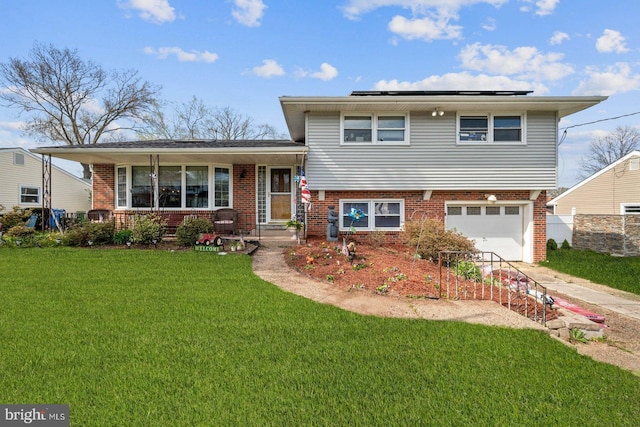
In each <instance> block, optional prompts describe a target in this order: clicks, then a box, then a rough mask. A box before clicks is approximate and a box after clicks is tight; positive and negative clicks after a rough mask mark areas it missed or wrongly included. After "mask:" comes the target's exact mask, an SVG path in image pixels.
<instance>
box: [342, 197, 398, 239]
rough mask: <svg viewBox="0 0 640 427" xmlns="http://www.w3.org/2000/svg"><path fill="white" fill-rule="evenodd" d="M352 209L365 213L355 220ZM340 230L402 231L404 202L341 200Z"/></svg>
mask: <svg viewBox="0 0 640 427" xmlns="http://www.w3.org/2000/svg"><path fill="white" fill-rule="evenodd" d="M351 209H355V210H357V211H360V212H362V213H364V216H363V217H361V218H360V219H359V220H354V219H353V218H352V216H350V215H349V214H350V213H351ZM340 213H341V216H340V230H343V231H346V230H350V229H351V227H353V228H355V229H356V230H362V231H367V230H368V231H373V230H400V228H401V227H402V224H403V223H404V200H384V199H373V200H341V201H340Z"/></svg>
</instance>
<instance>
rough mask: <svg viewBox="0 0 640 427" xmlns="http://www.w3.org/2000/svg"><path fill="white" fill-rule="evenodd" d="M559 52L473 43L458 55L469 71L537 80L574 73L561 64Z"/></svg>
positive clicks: (551, 78) (556, 78)
mask: <svg viewBox="0 0 640 427" xmlns="http://www.w3.org/2000/svg"><path fill="white" fill-rule="evenodd" d="M563 57H564V55H563V54H561V53H553V52H552V53H546V54H544V53H542V52H540V51H539V50H538V48H536V47H532V46H522V47H518V48H515V49H513V50H511V51H510V50H508V49H507V48H506V47H505V46H500V45H482V44H480V43H474V44H472V45H468V46H466V47H465V48H464V49H462V51H461V52H460V55H459V58H460V60H461V62H462V66H463V67H464V68H467V69H469V70H475V71H481V72H487V73H492V74H493V73H494V74H505V75H515V76H518V77H519V78H528V79H532V80H536V81H544V80H552V81H553V80H559V79H561V78H563V77H566V76H568V75H570V74H573V72H574V70H573V67H571V66H570V65H567V64H564V63H562V62H560V61H561V60H562V58H563Z"/></svg>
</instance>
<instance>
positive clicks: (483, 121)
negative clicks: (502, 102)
mask: <svg viewBox="0 0 640 427" xmlns="http://www.w3.org/2000/svg"><path fill="white" fill-rule="evenodd" d="M524 122H525V116H524V114H519V115H518V114H470V115H466V114H460V115H459V116H458V143H463V144H466V143H469V144H473V143H479V142H480V143H497V144H523V143H525V140H524Z"/></svg>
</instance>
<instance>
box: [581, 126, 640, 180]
mask: <svg viewBox="0 0 640 427" xmlns="http://www.w3.org/2000/svg"><path fill="white" fill-rule="evenodd" d="M639 144H640V132H638V130H637V129H636V128H633V127H630V126H618V127H617V128H616V129H615V130H614V131H612V132H610V133H608V134H607V135H605V136H602V137H598V138H595V139H594V140H592V141H591V143H590V144H589V153H588V156H587V157H586V158H583V159H582V175H581V176H582V178H587V177H589V176H591V175H593V174H594V173H596V172H598V171H599V170H601V169H602V168H604V167H606V166H609V165H610V164H611V163H613V162H615V161H616V160H619V159H621V158H622V157H624V156H626V155H627V154H629V153H631V152H632V151H633V150H636V149H637V148H638V145H639Z"/></svg>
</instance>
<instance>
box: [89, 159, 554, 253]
mask: <svg viewBox="0 0 640 427" xmlns="http://www.w3.org/2000/svg"><path fill="white" fill-rule="evenodd" d="M114 174H115V171H114V166H113V165H94V167H93V208H94V209H110V210H115V176H114ZM232 188H233V208H234V209H236V210H237V211H238V214H239V216H240V218H239V222H240V223H242V224H243V225H244V227H243V228H246V229H249V226H250V224H255V221H256V218H255V216H256V212H257V206H256V195H255V192H256V169H255V166H254V165H252V164H246V165H234V167H233V187H232ZM485 193H486V192H484V191H433V192H432V194H431V197H430V198H429V200H424V199H423V197H424V194H423V192H422V191H326V192H325V200H320V199H319V194H318V191H312V192H311V200H312V201H313V203H312V208H311V210H310V211H308V212H307V224H306V228H307V234H308V235H309V236H320V237H321V236H326V231H327V210H328V207H329V206H332V205H333V206H335V208H336V212H338V213H339V209H340V203H339V201H340V199H403V200H404V208H405V212H404V214H405V220H407V221H408V220H411V219H416V220H419V219H422V218H423V216H424V217H428V218H435V219H438V220H440V221H443V222H444V213H445V201H455V200H459V201H480V202H485V201H486V199H485ZM491 193H492V194H495V195H496V197H497V198H498V200H500V201H507V200H514V201H523V202H528V201H529V192H528V191H492V192H491ZM545 205H546V193H545V192H544V191H543V192H541V194H540V195H539V196H538V198H537V199H536V200H535V201H534V203H533V239H534V247H533V262H539V261H542V260H544V259H545V258H546V256H547V253H546V250H547V249H546V239H547V225H546V223H547V218H546V207H545ZM184 212H185V213H187V212H188V210H185V211H184ZM366 233H367V232H366V231H362V232H361V231H359V232H358V234H364V235H366ZM399 238H400V233H399V232H388V233H386V240H387V241H394V240H398V239H399Z"/></svg>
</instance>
